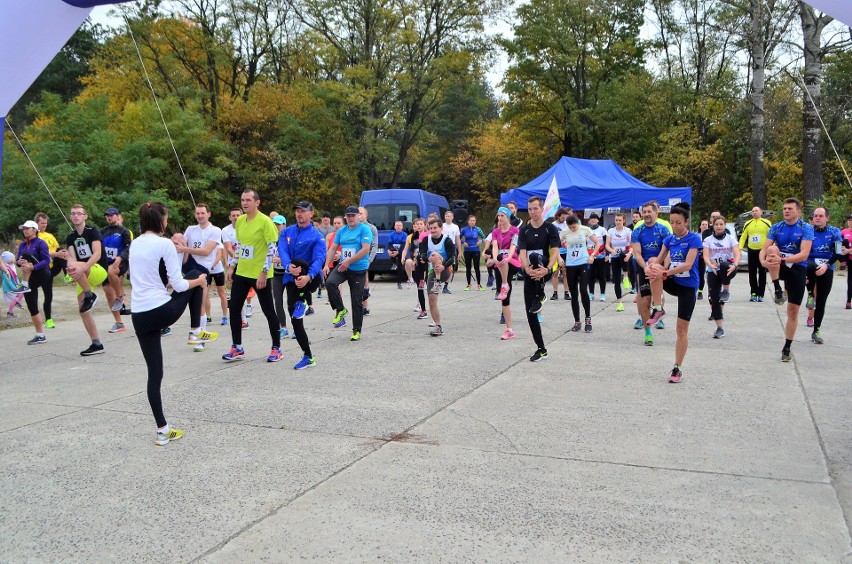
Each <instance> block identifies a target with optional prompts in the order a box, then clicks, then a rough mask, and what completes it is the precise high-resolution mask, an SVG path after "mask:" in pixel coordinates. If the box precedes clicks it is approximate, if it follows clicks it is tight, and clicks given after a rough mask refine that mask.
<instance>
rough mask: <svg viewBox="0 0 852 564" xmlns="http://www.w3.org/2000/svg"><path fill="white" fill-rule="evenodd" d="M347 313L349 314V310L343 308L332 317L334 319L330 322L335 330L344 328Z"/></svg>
mask: <svg viewBox="0 0 852 564" xmlns="http://www.w3.org/2000/svg"><path fill="white" fill-rule="evenodd" d="M347 313H349V310H348V309H346V308H343V309H341V310H340V311H338V312H337V315H335V316H334V319H333V320H332V322H331V323H332V325H334V327H335V328H337V327H345V326H346V314H347Z"/></svg>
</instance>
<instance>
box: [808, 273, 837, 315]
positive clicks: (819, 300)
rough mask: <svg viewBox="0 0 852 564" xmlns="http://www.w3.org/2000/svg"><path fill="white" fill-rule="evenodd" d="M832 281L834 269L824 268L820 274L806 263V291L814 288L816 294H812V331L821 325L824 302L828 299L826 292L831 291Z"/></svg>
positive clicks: (810, 292)
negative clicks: (813, 302) (813, 303)
mask: <svg viewBox="0 0 852 564" xmlns="http://www.w3.org/2000/svg"><path fill="white" fill-rule="evenodd" d="M833 283H834V271H833V270H831V269H826V271H825V272H824V273H823V275H822V276H817V275H816V268H815V267H814V266H811V265H808V283H807V287H808V293H809V294H812V293H813V291H814V288H816V296H814V301H815V302H816V304H815V305H814V331H816V330H818V329H819V328H820V326H822V318H823V317H824V316H825V302H826V301H827V300H828V294H830V293H831V286H832V284H833Z"/></svg>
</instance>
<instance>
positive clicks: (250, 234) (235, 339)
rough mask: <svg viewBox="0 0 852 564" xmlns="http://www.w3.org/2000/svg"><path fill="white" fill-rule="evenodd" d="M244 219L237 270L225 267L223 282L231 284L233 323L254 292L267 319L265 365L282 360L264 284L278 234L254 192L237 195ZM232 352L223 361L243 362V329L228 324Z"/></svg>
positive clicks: (267, 286) (269, 291) (268, 287)
mask: <svg viewBox="0 0 852 564" xmlns="http://www.w3.org/2000/svg"><path fill="white" fill-rule="evenodd" d="M240 204H241V205H242V208H243V211H244V212H245V214H244V215H241V216H240V217H239V218H237V221H236V225H235V226H234V228H235V231H236V239H237V241H239V253H238V255H237V264H236V267H234V266H230V267H228V273H227V275H226V278H227V279H228V281H229V282H231V301H230V303H229V307H228V311H229V313H230V314H231V319H234V318H235V317H236V316H237V314H238V313H239V312H240V310H241V309H242V307H243V304H244V303H245V301H246V298H247V297H248V293H249V290H251V289H254V290H255V292H256V295H257V301H258V302H260V309H261V311H263V315H264V316H265V317H266V324H267V326H268V328H269V336H270V338H271V339H272V349H271V351H270V353H269V356H268V357H267V358H266V362H278V361H279V360H281V357H282V354H281V335H280V333H279V332H278V318H277V317H276V316H275V304H274V303H273V300H272V286H271V284H269V283H268V281H267V276H268V273H269V271H270V270H271V269H272V257H273V256H275V248H276V246H277V244H278V230H277V229H276V228H275V224H274V223H272V220H271V219H269V217H268V216H266V215H265V214H263V213H261V212H260V210H259V208H260V195H259V194H258V193H257V190H245V191H243V193H242V194H241V195H240ZM231 340H232V344H231V348H230V349H229V350H228V352H226V353H225V354H223V355H222V360H225V361H228V362H230V361H235V360H243V359H244V358H245V356H246V353H245V350H243V337H242V325H240V324H237V323H231Z"/></svg>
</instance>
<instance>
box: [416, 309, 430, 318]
mask: <svg viewBox="0 0 852 564" xmlns="http://www.w3.org/2000/svg"><path fill="white" fill-rule="evenodd" d="M427 317H429V314H428V313H426V311H425V310H424V311H421V312H420V313H418V314H417V319H426V318H427Z"/></svg>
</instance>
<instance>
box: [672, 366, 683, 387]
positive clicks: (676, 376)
mask: <svg viewBox="0 0 852 564" xmlns="http://www.w3.org/2000/svg"><path fill="white" fill-rule="evenodd" d="M681 378H683V372H681V371H680V368H678V367H677V366H675V367H674V368H672V373H671V374H669V384H679V383H680V380H681Z"/></svg>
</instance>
